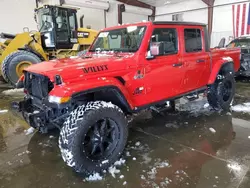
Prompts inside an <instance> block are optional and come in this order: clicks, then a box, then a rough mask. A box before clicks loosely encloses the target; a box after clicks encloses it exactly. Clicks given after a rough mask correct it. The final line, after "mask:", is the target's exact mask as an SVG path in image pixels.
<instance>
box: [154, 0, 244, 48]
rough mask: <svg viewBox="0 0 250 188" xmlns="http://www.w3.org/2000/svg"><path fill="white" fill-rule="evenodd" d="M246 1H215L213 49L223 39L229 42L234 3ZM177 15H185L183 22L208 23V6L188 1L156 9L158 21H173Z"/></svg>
mask: <svg viewBox="0 0 250 188" xmlns="http://www.w3.org/2000/svg"><path fill="white" fill-rule="evenodd" d="M244 1H245V0H215V3H214V12H213V28H212V29H213V30H212V35H211V47H214V46H217V45H218V43H219V41H220V39H221V38H222V37H225V38H226V43H228V42H229V38H231V37H232V36H233V22H232V19H233V18H232V3H240V2H244ZM226 4H229V5H226ZM197 9H198V10H197ZM176 13H183V21H194V22H202V23H205V24H207V23H208V9H207V5H206V4H205V3H203V2H202V1H201V0H187V1H185V2H180V3H176V4H168V5H165V6H162V7H156V20H159V21H164V20H165V21H172V15H173V14H176Z"/></svg>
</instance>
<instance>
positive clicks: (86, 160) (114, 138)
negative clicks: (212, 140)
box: [59, 101, 128, 175]
mask: <svg viewBox="0 0 250 188" xmlns="http://www.w3.org/2000/svg"><path fill="white" fill-rule="evenodd" d="M127 137H128V123H127V120H126V118H125V116H124V114H123V112H122V110H121V109H120V108H119V107H118V106H116V105H114V104H112V103H107V102H104V101H95V102H89V103H87V104H86V105H82V106H79V107H78V108H77V109H75V110H74V111H72V112H71V114H70V115H69V117H68V118H67V119H66V121H65V123H64V125H63V127H62V129H61V132H60V136H59V148H60V151H61V155H62V158H63V160H64V162H66V164H67V165H68V166H70V167H72V168H73V169H74V170H75V171H76V172H77V173H79V174H84V175H89V174H92V173H101V172H102V171H103V170H106V169H108V168H109V167H110V166H111V165H112V164H113V163H114V162H115V161H116V160H117V159H118V158H119V157H120V155H121V154H122V152H123V150H124V148H125V145H126V142H127Z"/></svg>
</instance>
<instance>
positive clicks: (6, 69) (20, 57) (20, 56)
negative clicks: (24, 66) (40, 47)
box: [2, 50, 42, 86]
mask: <svg viewBox="0 0 250 188" xmlns="http://www.w3.org/2000/svg"><path fill="white" fill-rule="evenodd" d="M25 60H27V61H29V62H31V63H32V64H36V63H40V62H41V61H42V60H41V59H40V58H39V57H38V56H37V55H35V54H33V53H31V52H28V51H24V50H19V51H16V52H13V53H11V54H10V55H8V56H7V57H6V58H5V59H4V61H3V62H2V73H3V78H4V79H5V80H6V82H8V83H10V84H11V85H13V86H15V84H16V82H17V80H18V76H17V75H16V66H17V64H18V63H19V62H21V61H25Z"/></svg>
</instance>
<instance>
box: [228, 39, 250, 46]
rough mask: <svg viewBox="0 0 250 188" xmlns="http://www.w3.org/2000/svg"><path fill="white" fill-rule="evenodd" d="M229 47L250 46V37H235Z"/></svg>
mask: <svg viewBox="0 0 250 188" xmlns="http://www.w3.org/2000/svg"><path fill="white" fill-rule="evenodd" d="M228 47H229V48H233V47H250V38H242V39H235V40H233V41H232V42H230V43H229V45H228Z"/></svg>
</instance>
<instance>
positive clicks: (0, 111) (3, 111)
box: [0, 110, 8, 114]
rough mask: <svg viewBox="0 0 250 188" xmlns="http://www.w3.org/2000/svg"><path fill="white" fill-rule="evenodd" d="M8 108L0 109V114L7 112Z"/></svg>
mask: <svg viewBox="0 0 250 188" xmlns="http://www.w3.org/2000/svg"><path fill="white" fill-rule="evenodd" d="M7 112H8V110H0V114H3V113H7Z"/></svg>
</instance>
